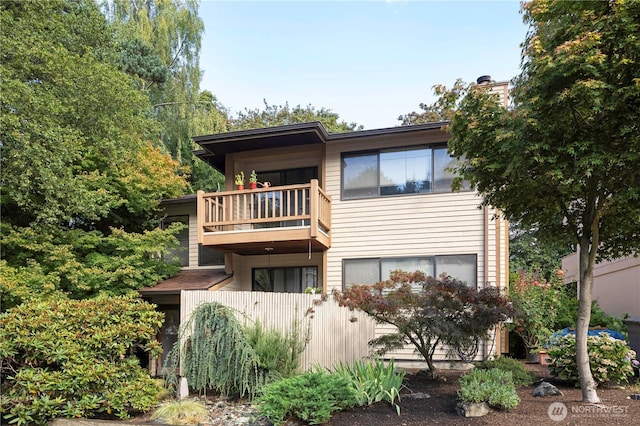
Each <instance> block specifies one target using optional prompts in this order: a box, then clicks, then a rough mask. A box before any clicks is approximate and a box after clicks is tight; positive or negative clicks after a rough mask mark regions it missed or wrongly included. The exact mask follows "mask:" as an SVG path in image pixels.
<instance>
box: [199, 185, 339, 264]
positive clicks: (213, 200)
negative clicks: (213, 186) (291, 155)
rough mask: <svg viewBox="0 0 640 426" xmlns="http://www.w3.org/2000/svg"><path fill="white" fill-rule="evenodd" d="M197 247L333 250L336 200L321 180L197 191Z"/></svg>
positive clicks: (260, 251)
mask: <svg viewBox="0 0 640 426" xmlns="http://www.w3.org/2000/svg"><path fill="white" fill-rule="evenodd" d="M198 242H199V243H200V244H203V245H205V246H209V247H212V248H215V249H218V250H225V251H229V252H233V253H238V254H241V255H255V254H282V253H306V252H309V251H314V252H317V251H324V250H327V249H328V248H329V247H330V246H331V198H330V197H329V196H327V194H326V193H325V192H324V191H323V190H322V189H321V188H320V187H319V185H318V181H317V180H315V179H314V180H312V181H311V182H310V183H308V184H303V185H287V186H276V187H269V188H257V189H248V190H241V191H227V192H212V193H204V192H203V191H198Z"/></svg>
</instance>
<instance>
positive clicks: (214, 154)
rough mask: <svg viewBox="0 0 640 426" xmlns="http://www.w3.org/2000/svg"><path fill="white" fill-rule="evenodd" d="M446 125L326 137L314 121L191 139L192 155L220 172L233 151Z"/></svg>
mask: <svg viewBox="0 0 640 426" xmlns="http://www.w3.org/2000/svg"><path fill="white" fill-rule="evenodd" d="M447 124H448V122H437V123H428V124H418V125H413V126H397V127H386V128H382V129H372V130H358V131H353V132H345V133H331V134H329V133H328V132H327V130H326V129H325V128H324V126H323V125H322V123H320V122H319V121H314V122H311V123H296V124H287V125H284V126H277V127H266V128H261V129H250V130H239V131H235V132H226V133H216V134H213V135H203V136H195V137H193V138H192V139H193V141H194V142H196V143H197V144H198V145H200V146H201V147H202V149H200V150H196V151H194V154H195V155H196V156H197V157H198V158H200V159H201V160H203V161H205V162H207V163H208V164H210V165H211V166H213V167H215V168H216V169H218V170H219V171H221V172H222V173H224V171H225V159H226V155H227V154H233V153H236V152H244V151H252V150H258V149H270V148H281V147H287V146H298V145H310V144H326V143H331V142H337V141H345V140H349V139H354V138H363V137H372V136H382V135H392V134H400V133H403V134H404V133H412V132H424V131H428V130H435V129H441V128H442V127H443V126H445V125H447Z"/></svg>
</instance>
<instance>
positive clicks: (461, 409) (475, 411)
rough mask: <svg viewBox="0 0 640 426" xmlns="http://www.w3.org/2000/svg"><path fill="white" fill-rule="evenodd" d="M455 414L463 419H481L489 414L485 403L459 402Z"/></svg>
mask: <svg viewBox="0 0 640 426" xmlns="http://www.w3.org/2000/svg"><path fill="white" fill-rule="evenodd" d="M456 413H458V415H460V416H464V417H482V416H486V415H487V414H489V406H488V405H487V404H486V403H485V402H459V403H458V405H456Z"/></svg>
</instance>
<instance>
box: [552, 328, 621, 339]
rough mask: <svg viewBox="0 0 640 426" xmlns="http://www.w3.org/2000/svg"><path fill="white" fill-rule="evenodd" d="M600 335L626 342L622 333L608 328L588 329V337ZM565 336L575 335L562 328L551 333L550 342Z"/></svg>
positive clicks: (573, 332)
mask: <svg viewBox="0 0 640 426" xmlns="http://www.w3.org/2000/svg"><path fill="white" fill-rule="evenodd" d="M600 333H607V334H608V335H609V336H611V337H613V338H614V339H620V340H627V339H625V337H624V335H623V334H622V333H620V332H619V331H616V330H611V329H609V328H598V329H589V332H588V335H589V336H599V335H600ZM567 334H576V331H575V330H572V329H570V328H569V327H567V328H563V329H562V330H560V331H556V332H555V333H553V336H551V340H552V341H553V340H554V339H556V338H558V337H562V336H566V335H567Z"/></svg>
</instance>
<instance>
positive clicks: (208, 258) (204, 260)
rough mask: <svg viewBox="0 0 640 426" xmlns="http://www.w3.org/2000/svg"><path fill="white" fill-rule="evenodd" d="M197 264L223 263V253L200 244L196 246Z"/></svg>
mask: <svg viewBox="0 0 640 426" xmlns="http://www.w3.org/2000/svg"><path fill="white" fill-rule="evenodd" d="M198 265H199V266H212V265H224V253H223V252H221V251H219V250H214V249H212V248H209V247H207V246H203V245H202V244H200V245H199V246H198Z"/></svg>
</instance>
